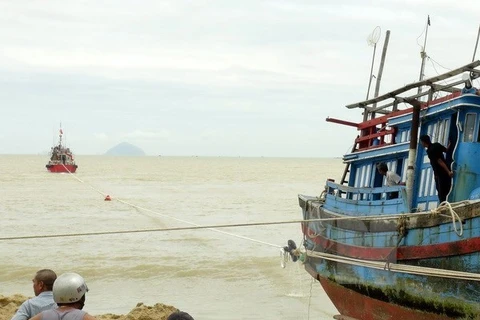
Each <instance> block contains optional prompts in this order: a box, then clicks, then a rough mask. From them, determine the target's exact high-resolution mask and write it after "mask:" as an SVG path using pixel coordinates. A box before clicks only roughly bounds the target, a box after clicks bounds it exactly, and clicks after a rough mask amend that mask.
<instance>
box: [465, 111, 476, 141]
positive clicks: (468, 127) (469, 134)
mask: <svg viewBox="0 0 480 320" xmlns="http://www.w3.org/2000/svg"><path fill="white" fill-rule="evenodd" d="M476 122H477V114H476V113H467V116H466V117H465V129H464V130H463V142H473V134H474V132H475V123H476Z"/></svg>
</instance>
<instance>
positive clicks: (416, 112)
mask: <svg viewBox="0 0 480 320" xmlns="http://www.w3.org/2000/svg"><path fill="white" fill-rule="evenodd" d="M405 102H407V103H409V104H411V105H412V106H413V112H412V129H411V131H410V149H409V151H408V167H407V181H406V187H407V205H408V211H409V212H411V211H412V206H413V186H414V179H415V161H416V159H417V143H418V140H417V139H418V127H419V123H420V106H421V104H420V102H419V101H418V100H415V99H408V100H405Z"/></svg>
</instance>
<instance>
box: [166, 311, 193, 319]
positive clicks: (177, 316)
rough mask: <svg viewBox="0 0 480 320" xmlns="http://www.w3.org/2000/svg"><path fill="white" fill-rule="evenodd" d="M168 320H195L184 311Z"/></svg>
mask: <svg viewBox="0 0 480 320" xmlns="http://www.w3.org/2000/svg"><path fill="white" fill-rule="evenodd" d="M167 320H194V319H193V317H192V316H191V315H189V314H188V313H186V312H183V311H175V312H174V313H172V314H171V315H169V316H168V318H167Z"/></svg>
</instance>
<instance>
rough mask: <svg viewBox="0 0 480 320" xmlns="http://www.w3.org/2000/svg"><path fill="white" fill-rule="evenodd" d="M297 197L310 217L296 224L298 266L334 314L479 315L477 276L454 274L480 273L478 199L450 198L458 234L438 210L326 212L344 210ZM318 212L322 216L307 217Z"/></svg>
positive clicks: (370, 319)
mask: <svg viewBox="0 0 480 320" xmlns="http://www.w3.org/2000/svg"><path fill="white" fill-rule="evenodd" d="M300 205H301V207H302V209H303V215H304V219H305V220H310V221H309V222H305V223H303V225H302V228H303V233H304V234H305V236H306V240H305V248H306V249H307V250H308V255H307V259H306V262H305V268H306V270H307V271H308V272H309V273H310V274H311V275H312V276H313V277H314V278H315V279H317V280H318V281H320V283H321V284H322V286H323V287H324V290H325V291H326V293H327V294H328V296H329V297H330V299H331V300H332V302H333V304H334V305H335V306H336V307H337V309H338V311H339V312H340V313H341V315H342V316H344V318H341V317H340V318H338V319H348V318H353V319H358V320H385V319H421V320H429V319H441V320H447V319H448V320H452V319H456V320H460V319H470V320H472V319H480V295H479V294H478V293H479V292H480V281H478V280H479V279H477V280H475V279H472V278H462V277H463V276H465V273H471V274H479V273H480V265H479V263H478V261H480V252H479V244H480V228H479V226H480V203H479V202H474V201H472V202H462V204H459V205H457V206H456V212H457V214H458V215H459V217H460V218H461V219H462V225H463V229H462V230H463V233H462V234H461V235H460V232H458V230H457V232H458V233H456V232H455V229H454V225H453V224H452V221H451V217H448V215H445V214H442V215H438V216H436V217H432V216H430V215H420V214H419V215H418V216H412V217H410V218H408V219H402V218H400V217H401V216H402V215H401V214H399V215H398V216H399V218H395V217H393V218H392V219H391V221H390V220H389V219H382V220H378V221H377V220H362V219H354V220H348V219H346V220H342V219H340V220H337V219H332V220H329V219H331V218H332V215H336V216H337V217H345V218H348V217H349V216H348V215H346V214H342V213H339V212H333V211H331V210H328V209H325V207H328V206H327V205H324V204H323V203H321V202H315V201H310V199H307V198H305V197H303V198H300ZM318 218H323V219H328V220H326V221H311V220H312V219H318ZM449 220H450V221H449ZM393 221H396V223H393ZM391 267H392V269H395V268H399V269H395V270H392V269H391ZM445 271H446V274H445V275H440V273H441V272H445ZM436 272H437V273H436ZM454 272H463V273H462V274H461V275H460V274H458V276H457V275H455V276H453V275H450V274H449V273H454Z"/></svg>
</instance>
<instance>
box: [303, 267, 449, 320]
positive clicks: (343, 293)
mask: <svg viewBox="0 0 480 320" xmlns="http://www.w3.org/2000/svg"><path fill="white" fill-rule="evenodd" d="M307 271H309V272H310V273H312V269H310V270H308V269H307ZM312 276H314V277H315V275H314V274H312ZM318 279H319V281H320V283H321V285H322V287H323V289H324V290H325V292H326V293H327V295H328V297H329V298H330V300H331V301H332V302H333V304H334V305H335V307H336V308H337V310H338V311H339V312H340V313H341V315H342V316H346V317H349V318H345V317H336V319H351V320H354V319H356V320H393V319H412V320H413V319H415V320H451V319H452V318H450V317H447V316H444V315H441V314H438V313H431V312H423V311H421V310H415V309H411V308H406V307H404V306H400V305H397V304H393V303H387V302H384V301H381V300H377V299H373V298H371V297H368V296H365V295H362V294H360V293H358V292H356V291H354V290H350V289H348V288H346V287H343V286H341V285H339V284H337V283H335V282H333V281H330V280H328V279H326V278H322V277H318Z"/></svg>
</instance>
